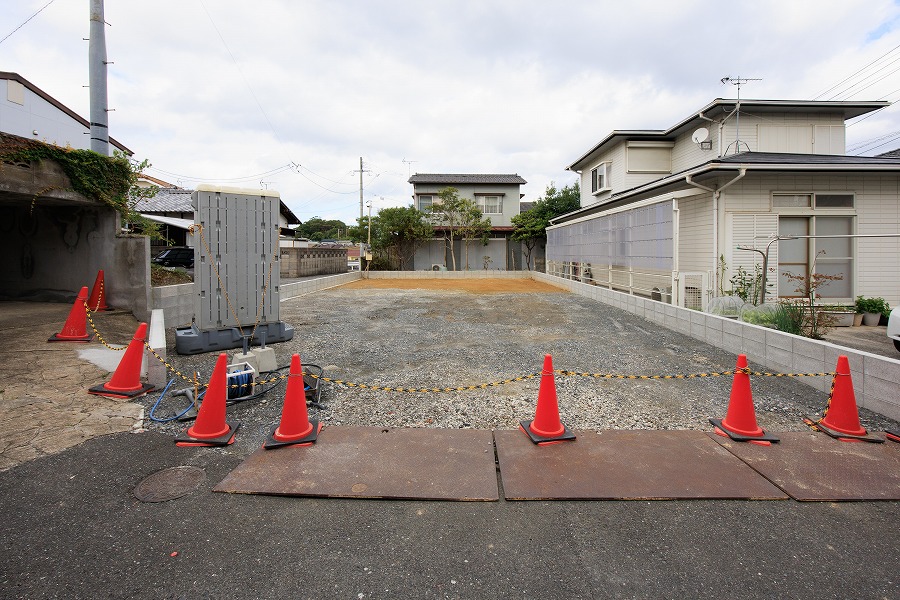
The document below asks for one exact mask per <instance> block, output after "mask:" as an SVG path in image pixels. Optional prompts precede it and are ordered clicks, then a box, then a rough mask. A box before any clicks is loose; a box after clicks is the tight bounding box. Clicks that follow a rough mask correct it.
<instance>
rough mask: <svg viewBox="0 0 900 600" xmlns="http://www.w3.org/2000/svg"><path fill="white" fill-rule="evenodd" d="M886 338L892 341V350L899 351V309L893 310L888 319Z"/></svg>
mask: <svg viewBox="0 0 900 600" xmlns="http://www.w3.org/2000/svg"><path fill="white" fill-rule="evenodd" d="M887 336H888V337H889V338H891V339H892V340H894V348H896V349H897V350H898V351H900V308H895V309H893V310H892V311H891V316H890V317H888V326H887Z"/></svg>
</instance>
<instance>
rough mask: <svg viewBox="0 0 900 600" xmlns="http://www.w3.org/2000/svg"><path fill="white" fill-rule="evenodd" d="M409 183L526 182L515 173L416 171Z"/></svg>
mask: <svg viewBox="0 0 900 600" xmlns="http://www.w3.org/2000/svg"><path fill="white" fill-rule="evenodd" d="M409 183H413V184H415V183H446V184H452V183H460V184H462V183H507V184H508V183H512V184H515V183H518V184H520V185H522V184H525V183H528V182H527V181H525V180H524V179H523V178H522V177H520V176H519V175H517V174H490V173H484V174H478V173H466V174H459V173H457V174H453V173H416V174H415V175H413V176H412V177H410V178H409Z"/></svg>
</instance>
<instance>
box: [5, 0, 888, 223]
mask: <svg viewBox="0 0 900 600" xmlns="http://www.w3.org/2000/svg"><path fill="white" fill-rule="evenodd" d="M44 4H45V2H44V1H43V0H34V1H30V2H18V3H15V5H14V6H12V7H7V11H6V16H7V18H6V22H7V23H15V24H18V23H21V22H22V21H24V20H25V19H26V18H28V16H30V15H31V14H33V13H34V12H35V11H36V10H37V9H39V8H40V7H41V6H43V5H44ZM898 15H900V9H898V6H897V4H896V3H895V2H892V1H890V0H826V1H823V0H792V1H791V2H784V1H783V0H760V1H756V2H752V3H751V2H716V1H712V0H691V1H686V0H682V1H679V2H672V1H670V0H633V1H631V2H627V3H625V2H615V3H611V2H605V3H601V2H592V1H588V0H572V1H569V2H563V3H550V2H545V1H538V0H520V1H516V2H513V1H511V0H489V1H484V0H480V1H474V0H471V1H470V0H465V1H459V0H457V1H449V0H436V1H432V2H410V1H408V0H393V1H383V2H363V1H350V0H346V1H344V2H324V1H314V0H309V1H305V2H302V3H298V2H288V1H287V0H281V1H276V0H258V1H257V2H254V3H246V2H238V1H237V0H216V1H212V0H202V1H201V0H182V1H181V2H173V1H171V0H153V1H151V0H132V1H128V2H107V3H106V20H107V21H108V22H109V23H110V24H111V26H110V27H108V28H107V46H108V55H109V60H111V61H113V62H114V64H112V65H110V69H109V72H110V79H109V99H110V106H111V107H112V108H115V112H113V113H111V114H110V119H109V120H110V131H111V134H112V135H113V136H114V137H116V138H117V139H118V140H119V141H121V142H122V143H124V144H125V145H127V146H128V147H130V148H131V149H133V150H134V151H135V154H136V156H137V157H140V158H145V157H146V158H149V159H150V161H151V162H152V163H153V164H154V166H155V167H157V168H158V169H161V170H162V171H157V172H156V173H155V174H156V175H158V176H160V177H162V178H164V179H166V178H169V179H171V180H180V181H181V182H182V183H183V184H185V185H194V184H196V183H197V182H198V181H200V180H202V179H208V178H218V179H219V180H221V181H222V182H223V183H225V180H231V181H228V183H229V184H230V185H235V184H240V185H243V186H245V187H259V186H260V185H261V184H260V180H262V181H263V182H264V183H263V184H262V185H266V186H268V187H269V188H274V189H278V190H279V191H280V192H281V194H282V197H283V198H284V200H285V201H286V202H287V204H288V205H289V206H291V208H292V209H294V210H295V212H297V214H298V216H300V218H301V219H306V218H309V217H311V216H313V215H318V216H322V217H329V218H332V217H334V218H341V219H344V220H346V221H352V220H353V219H355V218H356V217H358V215H359V195H358V194H359V191H358V177H359V175H358V173H354V171H355V170H357V169H358V168H359V157H360V156H363V157H364V158H365V161H366V169H367V170H369V171H370V172H369V173H365V174H364V178H363V179H364V188H365V189H364V191H365V196H366V199H367V200H368V199H372V200H373V205H374V206H375V208H376V210H377V208H380V207H383V206H390V205H404V204H408V203H409V202H410V194H411V191H412V190H411V186H410V185H409V184H408V183H406V180H407V179H408V175H409V173H410V172H416V171H419V172H504V173H519V174H520V175H522V176H523V177H524V178H525V179H526V180H528V182H529V183H528V185H527V186H525V188H524V191H525V193H526V195H527V198H526V199H531V200H533V199H535V198H537V197H539V196H540V195H541V194H542V193H543V191H544V189H545V188H546V186H547V185H548V184H549V183H550V182H551V181H555V182H556V183H557V184H558V185H565V184H568V183H570V182H572V181H573V180H574V176H573V174H571V173H568V172H566V171H565V170H564V169H565V166H566V165H567V164H570V163H571V162H572V161H573V160H575V159H576V158H578V157H579V156H580V155H581V154H583V153H584V152H585V151H586V150H587V149H589V148H590V147H591V146H592V145H593V144H595V143H596V142H597V141H599V140H600V139H602V138H603V137H605V136H606V135H607V134H608V133H609V132H610V131H611V130H613V129H663V128H666V127H668V126H670V125H672V124H674V123H675V122H677V121H678V120H680V119H682V118H684V117H686V116H688V115H689V114H691V113H692V112H693V111H695V110H697V109H698V108H700V107H701V106H703V105H705V104H706V103H707V102H709V101H710V100H712V99H713V98H715V97H733V96H734V95H735V92H736V90H735V89H734V88H733V87H732V86H726V85H722V84H721V83H720V82H719V80H720V79H721V78H722V77H724V76H726V75H730V76H743V77H759V78H762V81H758V82H753V83H751V84H748V85H747V86H745V87H744V88H742V90H741V94H742V96H743V97H745V98H751V97H753V98H775V99H782V98H784V99H811V98H813V97H814V96H815V95H816V94H819V93H820V92H823V91H825V90H826V89H828V88H829V87H830V86H832V85H834V84H836V83H838V82H839V81H841V80H842V79H844V78H845V77H847V76H849V75H851V74H853V73H854V72H855V71H857V70H858V69H859V68H861V67H862V66H864V65H866V64H867V63H869V62H870V61H872V60H875V59H876V58H878V57H879V56H881V55H882V54H884V53H886V52H888V51H889V50H891V49H892V48H894V47H895V46H897V45H898V44H900V35H898V26H897V19H898ZM88 25H89V24H88V3H87V2H54V3H53V4H51V5H50V6H49V7H48V8H47V9H46V10H44V11H43V12H42V13H41V14H40V15H38V16H37V17H35V18H34V19H33V20H32V21H31V22H29V23H28V24H27V25H25V26H24V27H23V28H22V29H21V30H19V31H18V32H16V33H15V34H13V35H12V36H10V37H9V39H7V40H6V41H5V42H4V43H2V44H0V63H2V64H3V67H2V68H3V69H4V70H8V71H14V72H17V73H19V74H21V75H22V76H24V77H25V78H27V79H29V80H30V81H32V82H33V83H34V84H35V85H37V86H38V87H41V88H42V89H44V90H45V91H47V92H48V93H49V94H51V95H52V96H54V97H56V98H57V99H59V100H60V101H61V102H63V103H65V104H66V105H68V106H70V107H71V108H72V109H74V110H75V111H77V112H79V113H80V114H82V115H84V116H87V113H88V92H87V90H86V89H85V88H83V87H82V86H84V85H86V84H87V79H88V76H87V75H88V68H87V42H85V41H83V39H82V38H86V37H88V32H89V26H88ZM5 33H8V32H0V34H5ZM220 35H221V38H220ZM222 38H224V40H225V43H223V41H222ZM897 66H900V63H898V65H897ZM884 73H885V74H887V75H888V76H887V77H885V79H884V80H882V81H880V82H877V83H874V84H873V85H872V86H871V87H870V88H868V89H865V90H862V91H861V92H860V93H859V95H857V96H854V97H853V98H854V99H878V98H889V99H891V100H896V99H898V98H900V75H898V74H896V73H891V72H890V69H887V70H885V71H884ZM860 87H862V86H860ZM892 131H900V115H895V114H894V109H888V110H886V111H883V112H882V113H879V114H878V115H876V116H874V117H872V118H870V119H867V120H865V121H862V122H860V123H859V124H857V125H853V126H852V127H850V129H848V146H849V145H852V144H854V143H858V142H860V141H862V140H866V139H870V138H874V137H878V136H881V135H883V134H885V133H890V132H892ZM895 146H900V140H898V141H896V142H895V143H894V144H893V145H891V142H890V141H889V142H888V145H886V146H884V147H882V148H880V149H878V150H877V151H886V150H889V149H892V148H893V147H895ZM404 159H405V160H406V161H414V162H403V161H404ZM291 161H294V162H296V163H299V164H300V165H302V167H301V169H300V171H301V173H296V172H294V171H288V170H285V171H283V172H280V173H275V174H272V175H270V176H261V177H248V178H247V179H245V180H243V181H240V182H236V181H234V179H235V178H238V177H243V176H250V175H256V174H260V173H266V172H270V171H273V170H276V169H278V168H279V167H283V166H285V165H287V164H289V163H290V162H291ZM163 171H164V172H165V173H164V172H163ZM167 173H171V174H176V175H172V176H170V175H167ZM382 197H383V198H384V199H383V200H382Z"/></svg>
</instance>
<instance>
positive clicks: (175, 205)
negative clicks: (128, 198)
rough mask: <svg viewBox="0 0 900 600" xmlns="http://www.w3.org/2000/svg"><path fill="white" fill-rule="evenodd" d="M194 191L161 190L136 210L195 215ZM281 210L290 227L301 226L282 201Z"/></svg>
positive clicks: (136, 206) (140, 211)
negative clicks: (192, 196) (192, 197)
mask: <svg viewBox="0 0 900 600" xmlns="http://www.w3.org/2000/svg"><path fill="white" fill-rule="evenodd" d="M193 191H194V190H186V189H184V188H159V190H158V191H157V192H156V195H155V196H153V197H152V198H142V199H141V200H139V201H138V203H137V204H136V205H135V207H134V209H135V210H136V211H137V212H139V213H141V214H144V213H169V212H179V213H193V212H194V205H193V204H191V193H192V192H193ZM280 203H281V206H280V208H279V210H280V212H281V216H283V217H284V218H285V220H286V221H287V224H288V225H299V224H300V219H298V218H297V215H295V214H294V213H293V211H291V209H290V208H288V207H287V205H286V204H285V203H284V201H283V200H282V201H280Z"/></svg>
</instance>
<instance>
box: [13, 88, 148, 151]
mask: <svg viewBox="0 0 900 600" xmlns="http://www.w3.org/2000/svg"><path fill="white" fill-rule="evenodd" d="M0 79H6V80H9V81H18V82H19V83H21V84H22V85H24V86H25V87H26V88H28V89H29V90H31V91H32V93H34V94H35V95H37V96H40V97H41V98H43V99H44V100H46V101H47V102H49V103H50V104H52V105H53V106H55V107H56V108H58V109H59V110H61V111H62V112H64V113H66V114H67V115H68V116H69V117H71V118H72V119H73V120H75V121H78V123H80V124H81V125H84V126H85V127H86V128H87V129H90V128H91V123H90V121H88V120H87V119H85V118H84V117H82V116H81V115H79V114H78V113H76V112H75V111H74V110H72V109H71V108H69V107H68V106H66V105H65V104H63V103H62V102H60V101H59V100H57V99H56V98H54V97H53V96H51V95H50V94H48V93H47V92H45V91H44V90H42V89H41V88H39V87H38V86H36V85H34V84H33V83H31V82H30V81H28V80H27V79H25V78H24V77H22V76H21V75H19V74H18V73H10V72H7V71H0ZM109 143H110V144H112V145H113V146H115V147H116V148H118V149H119V150H121V151H122V152H124V153H126V154H128V155H129V156H131V155H133V154H134V152H132V151H131V150H129V149H128V148H126V147H125V145H124V144H122V143H121V142H119V141H117V140H116V139H115V138H113V137H112V136H110V137H109Z"/></svg>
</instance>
